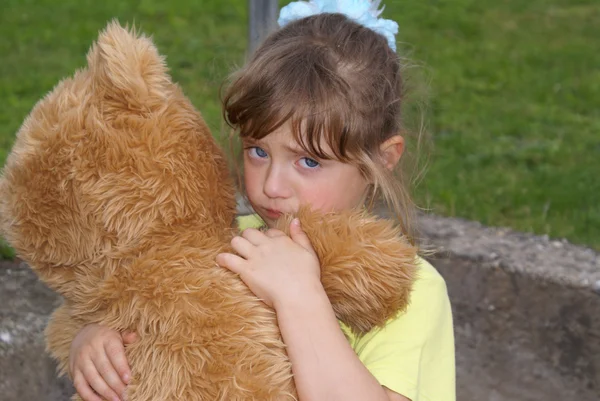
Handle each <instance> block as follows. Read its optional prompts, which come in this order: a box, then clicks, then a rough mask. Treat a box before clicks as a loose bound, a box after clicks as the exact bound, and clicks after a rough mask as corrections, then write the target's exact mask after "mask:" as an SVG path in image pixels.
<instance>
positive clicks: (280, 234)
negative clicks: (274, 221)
mask: <svg viewBox="0 0 600 401" xmlns="http://www.w3.org/2000/svg"><path fill="white" fill-rule="evenodd" d="M265 235H266V236H267V237H269V238H277V237H285V236H286V235H285V233H284V232H283V231H281V230H278V229H276V228H269V229H268V230H267V232H265Z"/></svg>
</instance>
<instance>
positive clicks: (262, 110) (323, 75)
mask: <svg viewBox="0 0 600 401" xmlns="http://www.w3.org/2000/svg"><path fill="white" fill-rule="evenodd" d="M296 50H297V49H296ZM306 50H307V51H308V52H311V53H313V54H312V56H313V57H303V58H302V59H299V57H282V58H280V59H278V60H267V61H266V62H264V63H260V64H261V65H258V66H256V67H255V68H254V69H253V70H254V71H245V74H244V75H243V76H242V77H240V78H238V79H237V80H235V81H234V82H233V84H232V86H231V87H230V88H229V93H230V94H236V95H235V96H233V95H232V96H231V97H228V98H226V103H225V110H224V113H225V118H226V121H227V122H228V123H229V125H230V126H231V127H233V128H235V129H237V130H239V136H240V137H241V138H242V139H245V138H249V139H255V140H259V139H262V138H264V137H266V136H267V135H269V134H270V133H272V132H273V131H275V130H277V129H279V128H280V127H282V126H284V125H286V124H289V128H290V130H291V132H292V135H293V137H294V139H295V141H296V142H297V143H298V145H299V146H301V147H302V149H303V150H304V151H305V152H307V154H308V155H310V156H311V157H314V158H319V159H325V160H327V159H337V160H340V161H344V162H349V161H351V160H352V157H351V153H353V152H352V150H351V149H348V144H349V140H348V139H349V138H355V139H358V138H359V137H361V136H362V135H360V132H352V130H351V127H357V124H356V121H355V120H356V118H357V116H356V112H353V105H352V104H351V102H350V101H349V99H350V87H349V85H348V84H347V83H346V82H345V81H344V80H343V79H341V77H339V75H338V74H336V73H335V72H334V71H332V70H331V69H327V68H324V67H322V65H328V64H329V65H332V64H334V63H335V62H336V61H335V60H324V59H328V58H331V57H330V56H328V55H327V54H326V52H325V51H324V50H323V49H320V48H319V47H315V46H310V47H309V48H307V49H306ZM282 53H283V54H286V53H285V52H282ZM300 53H301V52H300ZM314 53H321V54H314ZM314 56H316V57H314ZM311 58H312V59H313V60H314V58H317V59H318V62H316V63H315V62H311V63H307V62H306V60H307V59H311ZM324 61H325V62H324ZM356 131H359V130H356ZM352 142H357V141H352ZM358 142H360V141H358Z"/></svg>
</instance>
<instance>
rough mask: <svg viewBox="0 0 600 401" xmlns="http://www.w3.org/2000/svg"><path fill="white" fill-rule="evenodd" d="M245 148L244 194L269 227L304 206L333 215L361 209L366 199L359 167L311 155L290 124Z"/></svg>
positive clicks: (249, 143)
mask: <svg viewBox="0 0 600 401" xmlns="http://www.w3.org/2000/svg"><path fill="white" fill-rule="evenodd" d="M243 145H244V181H245V186H246V195H247V196H248V199H249V201H250V204H251V205H252V207H253V208H254V210H255V211H256V213H258V214H259V216H260V217H261V218H262V219H263V220H264V221H265V223H267V225H268V226H269V227H273V225H274V224H275V221H276V220H277V219H278V218H279V217H280V216H281V215H282V214H283V213H295V212H297V211H298V209H299V208H300V206H301V205H309V206H311V207H312V208H313V209H316V210H320V211H323V212H329V211H334V210H345V209H349V208H353V207H356V206H359V205H360V204H361V203H362V202H363V200H364V196H365V194H366V191H367V187H368V182H367V180H366V179H365V178H364V177H363V176H362V174H361V173H360V171H359V170H358V168H357V167H355V166H353V165H350V164H347V163H342V162H340V161H336V160H315V159H313V158H311V157H309V156H308V155H307V154H306V152H305V151H304V150H303V149H302V148H301V147H300V146H299V145H298V144H297V143H296V141H295V140H294V137H293V135H292V133H291V131H290V127H289V125H287V124H284V125H283V126H281V127H280V128H279V129H277V130H276V131H273V132H272V133H271V134H269V135H267V136H266V137H264V138H262V139H261V140H258V141H256V140H252V139H250V140H244V143H243ZM324 149H325V150H327V149H328V148H327V147H325V148H324Z"/></svg>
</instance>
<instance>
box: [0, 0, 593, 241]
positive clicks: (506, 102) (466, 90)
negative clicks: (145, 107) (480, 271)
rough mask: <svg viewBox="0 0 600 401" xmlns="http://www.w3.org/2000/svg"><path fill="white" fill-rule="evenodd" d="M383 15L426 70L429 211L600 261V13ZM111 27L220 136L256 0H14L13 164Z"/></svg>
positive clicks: (557, 2) (422, 8) (409, 8)
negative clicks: (222, 100) (27, 124)
mask: <svg viewBox="0 0 600 401" xmlns="http://www.w3.org/2000/svg"><path fill="white" fill-rule="evenodd" d="M385 3H386V8H385V12H384V14H383V16H384V17H385V18H391V19H394V20H396V21H397V22H398V23H399V25H400V33H399V35H398V41H399V42H400V43H399V52H400V54H401V55H403V56H406V57H408V58H409V59H410V60H411V61H412V63H414V64H416V65H417V67H416V68H411V69H409V70H408V71H409V72H408V73H409V74H410V82H411V85H412V86H414V87H415V88H416V96H408V98H407V103H406V104H407V110H408V111H409V112H411V113H410V114H412V117H413V119H414V120H418V117H419V116H420V114H419V113H414V110H417V109H418V107H417V106H418V105H419V104H420V103H419V99H420V100H422V99H424V98H425V99H426V100H427V103H428V108H427V110H426V114H425V121H426V124H427V131H428V132H430V134H431V136H432V138H433V144H434V147H433V151H432V153H431V155H430V158H429V163H428V171H427V174H426V176H425V178H424V180H423V181H422V182H421V184H420V185H419V187H418V189H417V192H416V198H417V203H418V204H419V205H421V206H422V207H424V208H426V209H427V210H430V211H432V212H433V213H436V214H441V215H446V216H459V217H464V218H467V219H472V220H478V221H480V222H482V223H484V224H487V225H496V226H509V227H512V228H514V229H517V230H521V231H526V232H534V233H537V234H547V235H549V236H551V237H566V238H568V239H569V240H571V241H573V242H576V243H580V244H585V245H589V246H592V247H594V248H596V249H600V178H599V177H600V40H599V39H598V38H600V2H598V1H597V0H529V1H523V0H503V1H494V0H437V1H436V0H401V1H400V0H388V1H386V2H385ZM284 4H287V1H282V2H280V5H284ZM112 18H118V19H119V21H121V23H130V24H131V23H134V24H135V25H136V26H137V27H138V28H139V30H141V31H143V32H145V33H147V34H148V35H152V36H153V37H154V40H155V43H156V44H157V46H158V48H159V51H160V52H161V53H162V54H164V55H166V56H167V63H168V65H169V67H170V69H171V73H172V75H173V78H174V80H175V81H176V82H178V83H179V84H180V85H181V86H182V88H183V89H184V91H185V93H186V94H187V95H188V96H189V97H190V99H191V100H192V102H193V103H194V104H195V106H196V107H197V108H198V109H199V110H201V111H202V113H203V114H204V116H205V118H206V120H207V121H208V123H209V125H210V126H211V128H212V129H213V132H219V131H220V130H221V127H222V124H221V118H220V104H219V97H218V92H219V87H220V85H221V83H222V81H223V79H224V78H225V77H226V76H227V74H228V73H229V72H231V71H232V69H234V68H235V67H236V66H239V65H241V64H242V63H243V61H244V57H245V49H246V46H247V1H243V0H203V1H184V0H171V1H168V2H167V1H162V0H137V1H120V0H104V1H89V0H79V1H75V0H64V1H62V2H60V3H59V2H55V1H53V0H3V1H2V5H1V12H0V57H1V62H0V104H2V107H1V108H0V163H1V164H4V160H5V157H6V155H7V154H8V152H9V151H10V147H11V144H12V142H13V139H14V136H15V133H16V132H17V130H18V128H19V126H20V124H21V123H22V121H23V120H24V118H25V117H26V116H27V114H28V113H29V112H30V110H31V108H32V107H33V105H34V104H35V103H36V102H37V101H38V100H39V99H40V98H42V97H43V96H44V95H45V94H46V93H47V92H48V91H50V90H51V89H52V88H53V86H54V85H55V84H56V83H57V82H58V81H59V80H60V79H62V78H64V77H67V76H70V75H71V74H72V73H73V72H74V71H75V70H76V69H78V68H81V67H83V66H84V65H85V55H86V52H87V50H88V48H89V46H90V45H91V43H92V42H93V41H94V40H95V38H96V36H97V34H98V31H99V30H101V29H102V28H103V27H104V26H105V25H106V23H107V21H109V20H111V19H112ZM411 102H412V103H411ZM0 196H1V194H0Z"/></svg>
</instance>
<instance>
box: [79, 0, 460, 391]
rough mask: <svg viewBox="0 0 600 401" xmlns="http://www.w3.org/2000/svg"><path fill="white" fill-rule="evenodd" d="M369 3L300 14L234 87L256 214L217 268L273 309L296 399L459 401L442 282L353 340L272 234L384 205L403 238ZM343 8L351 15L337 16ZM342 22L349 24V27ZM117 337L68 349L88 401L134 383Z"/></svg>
mask: <svg viewBox="0 0 600 401" xmlns="http://www.w3.org/2000/svg"><path fill="white" fill-rule="evenodd" d="M377 3H378V2H376V3H375V4H372V3H371V2H369V1H366V0H362V1H360V0H356V1H353V2H342V1H338V2H335V1H333V2H323V1H321V2H319V1H313V2H310V3H306V2H296V3H292V4H291V5H289V6H288V7H285V8H284V9H283V10H282V13H281V17H280V21H279V22H280V25H282V28H281V29H279V30H278V31H276V32H274V33H273V34H271V35H270V36H269V37H268V38H267V39H266V41H265V42H264V43H263V44H262V46H261V47H260V48H259V49H258V50H257V51H256V53H255V54H254V56H253V58H252V59H251V60H250V62H249V63H248V64H247V65H246V66H245V67H244V68H243V69H242V70H241V71H239V72H238V73H237V75H235V76H234V79H233V81H232V84H231V85H230V86H229V88H228V91H227V93H226V94H225V97H224V115H225V117H226V119H227V121H228V123H229V124H230V125H231V126H232V127H234V128H235V129H236V132H238V133H239V135H240V138H241V141H242V144H243V148H244V157H243V167H244V190H245V193H246V196H247V199H248V201H249V203H250V204H251V206H252V207H253V209H254V210H255V211H256V213H257V216H250V217H249V218H245V219H241V220H240V226H241V227H242V228H244V227H249V226H252V227H250V228H247V229H245V230H244V231H243V232H242V234H241V236H238V237H235V238H234V239H233V240H232V246H233V248H234V249H235V251H236V252H237V255H234V254H220V255H219V256H218V257H217V263H218V264H219V265H221V266H223V267H224V268H227V269H230V270H232V271H234V272H236V273H238V274H239V275H240V277H241V278H242V280H243V281H244V282H245V283H246V285H248V287H249V288H250V290H251V291H253V292H254V293H255V294H256V295H257V296H258V297H259V298H260V299H262V300H263V301H264V302H265V303H266V304H268V305H269V306H271V307H273V308H274V310H275V311H276V314H277V320H278V324H279V328H280V330H281V334H282V337H283V340H284V342H285V344H286V346H287V352H288V355H289V358H290V361H291V363H292V370H293V373H294V380H295V384H296V387H297V389H298V395H299V398H300V400H301V401H307V400H344V401H349V400H407V399H408V400H413V401H417V400H424V401H453V400H454V399H455V388H454V387H455V385H454V342H453V341H454V340H453V331H452V316H451V310H450V304H449V301H448V295H447V292H446V286H445V283H444V280H443V279H442V278H441V276H440V275H439V274H438V273H437V271H436V270H435V269H434V268H433V267H431V265H429V264H428V263H427V262H426V261H424V260H422V259H420V260H419V266H418V268H419V271H418V279H417V280H416V282H415V284H414V288H413V292H412V296H411V304H410V306H409V308H408V310H407V311H406V312H403V313H401V314H398V315H397V316H396V317H395V318H393V319H391V320H390V321H388V323H387V324H386V326H385V327H383V328H381V329H374V330H372V331H371V332H369V333H367V334H366V335H364V336H362V337H360V338H356V337H354V336H353V335H352V333H351V332H350V331H348V330H346V328H345V327H344V326H343V325H340V323H339V322H338V321H337V320H336V317H335V315H334V312H333V310H332V307H331V304H330V302H329V300H328V298H327V296H326V295H325V291H324V289H323V287H322V285H321V282H320V277H319V272H320V267H319V261H318V259H317V257H316V256H315V253H314V251H313V249H312V247H311V244H310V241H309V239H308V238H307V237H306V235H305V234H304V233H303V231H302V228H301V227H300V225H299V223H298V222H297V220H294V221H293V222H292V225H291V227H290V233H291V235H290V237H288V236H286V235H285V234H283V233H282V232H281V231H278V230H275V229H273V228H270V229H269V230H267V231H266V232H263V231H259V230H257V229H256V228H258V227H260V226H261V225H263V224H266V226H267V227H273V226H274V225H275V223H276V221H277V219H278V218H279V217H280V216H281V215H282V214H283V213H294V212H296V211H297V210H298V208H299V207H300V206H301V205H305V204H307V205H310V206H311V207H312V208H315V209H319V210H322V211H335V210H344V209H349V208H356V207H362V206H365V205H367V204H372V203H373V200H376V199H378V198H383V199H384V200H385V201H387V203H388V205H389V206H390V207H391V209H392V210H394V211H395V214H396V217H397V220H398V222H399V224H401V226H402V228H403V229H404V231H405V233H406V235H407V236H409V237H410V235H411V232H410V220H411V213H410V210H411V209H410V198H409V197H408V195H407V193H406V191H405V189H404V188H403V187H402V185H401V182H400V181H399V180H397V179H395V178H394V175H393V174H392V171H393V170H394V168H395V167H396V165H397V164H398V161H399V159H400V157H401V156H402V153H403V151H404V138H403V136H401V135H400V133H401V132H402V128H403V127H402V125H401V104H402V98H401V90H402V85H401V84H402V81H401V76H400V63H399V59H398V57H397V55H396V54H395V43H394V35H393V34H394V33H395V32H394V31H395V29H397V26H396V25H395V23H394V22H392V21H388V20H382V19H379V18H378V15H379V12H378V11H377V9H376V7H377ZM336 4H342V5H343V4H346V5H347V6H348V7H350V9H336V8H332V7H335V5H336ZM344 14H345V15H344ZM134 339H135V334H134V333H123V334H120V333H118V332H115V331H113V330H111V329H108V328H106V327H103V326H99V325H90V326H87V327H85V328H84V329H83V330H81V332H80V333H79V334H78V335H77V337H76V338H75V339H74V341H73V344H72V347H71V357H70V369H71V374H72V377H73V380H74V384H75V387H76V389H77V391H78V393H79V394H80V395H81V397H82V398H83V399H84V400H86V401H100V399H101V398H100V397H99V396H98V394H99V395H100V396H102V397H104V398H105V399H108V400H119V399H120V398H119V395H121V394H123V392H124V390H125V388H126V384H127V382H128V380H129V376H130V371H129V367H128V365H127V361H126V358H125V352H124V344H127V343H130V342H132V341H134Z"/></svg>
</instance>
